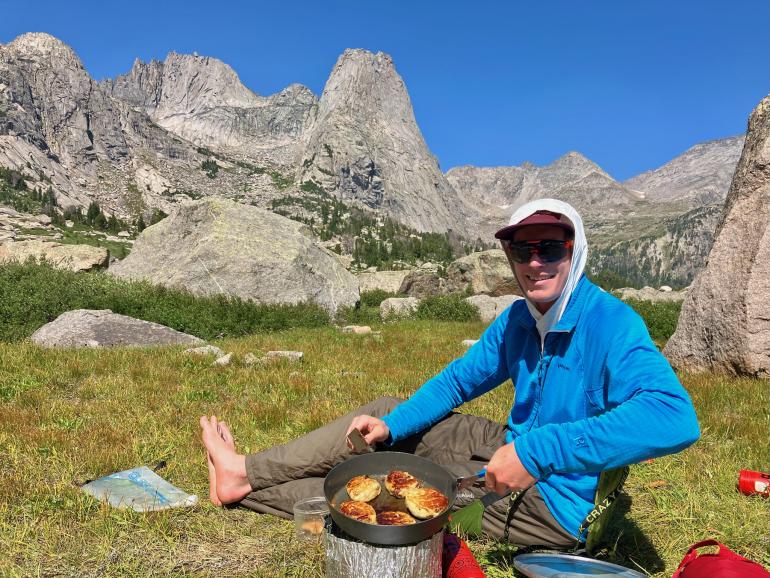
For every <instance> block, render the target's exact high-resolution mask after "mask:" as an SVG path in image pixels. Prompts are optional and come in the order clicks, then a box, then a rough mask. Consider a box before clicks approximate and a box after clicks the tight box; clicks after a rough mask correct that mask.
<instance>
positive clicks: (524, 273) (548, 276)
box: [506, 225, 572, 313]
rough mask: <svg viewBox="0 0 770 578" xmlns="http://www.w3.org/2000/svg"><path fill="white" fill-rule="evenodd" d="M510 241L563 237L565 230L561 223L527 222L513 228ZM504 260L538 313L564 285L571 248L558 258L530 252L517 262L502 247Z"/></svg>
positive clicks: (557, 296) (559, 238)
mask: <svg viewBox="0 0 770 578" xmlns="http://www.w3.org/2000/svg"><path fill="white" fill-rule="evenodd" d="M512 240H513V242H514V243H518V242H523V241H546V240H554V241H564V240H566V231H565V230H564V229H562V228H561V227H554V226H552V225H531V226H529V227H523V228H521V229H519V230H518V231H516V233H515V234H514V236H513V239H512ZM506 255H507V256H508V262H509V263H510V264H511V268H512V269H513V274H514V275H515V276H516V280H517V281H518V283H519V286H520V287H521V290H522V291H523V292H524V295H525V297H526V298H527V299H529V300H530V301H531V302H532V303H534V305H535V307H537V309H538V311H540V312H541V313H545V312H546V311H548V309H550V308H551V305H553V304H554V302H555V301H556V300H557V299H558V298H559V296H560V295H561V292H562V291H563V290H564V286H565V285H566V284H567V277H568V276H569V270H570V265H571V264H572V251H571V250H570V251H568V252H567V254H566V255H565V256H564V257H563V258H562V259H560V260H558V261H555V262H552V263H548V262H546V261H545V260H543V258H542V257H541V256H540V255H538V254H537V253H533V254H531V255H530V257H529V260H528V261H526V262H524V263H517V262H515V261H514V260H513V259H511V256H510V255H509V254H508V252H507V251H506Z"/></svg>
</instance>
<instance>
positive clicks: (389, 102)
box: [299, 49, 467, 231]
mask: <svg viewBox="0 0 770 578" xmlns="http://www.w3.org/2000/svg"><path fill="white" fill-rule="evenodd" d="M304 140H305V147H304V151H303V153H302V158H301V162H300V170H299V179H300V180H301V181H307V180H312V181H315V182H316V183H318V184H319V185H321V186H322V187H323V188H325V189H326V190H328V191H336V192H337V194H338V195H339V196H341V197H342V198H343V199H347V200H352V201H356V202H358V203H361V204H363V205H366V206H368V207H370V208H373V209H386V210H387V212H388V213H389V214H390V215H391V216H393V217H394V218H396V219H398V220H399V221H401V222H402V223H404V224H407V225H409V226H410V227H413V228H415V229H418V230H421V231H446V230H448V229H451V228H454V229H458V228H459V229H460V230H465V227H466V225H467V223H466V221H465V208H464V207H463V206H462V201H461V200H460V198H459V197H458V195H457V193H456V192H455V191H454V189H452V187H451V185H449V183H448V182H447V180H446V178H445V177H444V175H443V174H442V173H441V170H440V169H439V166H438V162H437V161H436V159H435V158H434V157H433V156H432V155H431V154H430V151H429V150H428V147H427V145H426V144H425V141H424V139H423V137H422V134H421V132H420V129H419V128H418V126H417V122H416V120H415V118H414V113H413V111H412V104H411V101H410V99H409V94H408V93H407V90H406V87H405V86H404V82H403V80H402V79H401V77H400V76H399V75H398V73H397V72H396V68H395V66H394V65H393V60H392V58H391V57H390V56H389V55H387V54H385V53H382V52H378V53H377V54H373V53H371V52H369V51H367V50H362V49H350V50H346V51H345V52H344V53H343V54H342V55H341V56H340V58H339V59H338V60H337V63H336V64H335V66H334V69H333V70H332V73H331V75H330V76H329V80H328V81H327V82H326V86H325V87H324V90H323V94H322V95H321V100H320V102H319V105H318V114H317V117H316V121H315V122H314V123H313V125H312V127H311V128H310V129H309V130H308V132H307V134H306V135H305V139H304Z"/></svg>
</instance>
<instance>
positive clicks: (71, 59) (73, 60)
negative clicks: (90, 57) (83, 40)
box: [6, 32, 83, 69]
mask: <svg viewBox="0 0 770 578" xmlns="http://www.w3.org/2000/svg"><path fill="white" fill-rule="evenodd" d="M6 48H7V49H9V50H10V51H12V53H14V54H15V55H16V56H22V57H25V58H30V59H33V60H38V61H39V60H47V61H52V62H53V61H55V62H62V61H64V62H66V63H68V64H75V65H76V66H77V67H79V68H81V69H83V63H82V62H81V61H80V58H78V55H77V54H75V51H74V50H72V48H70V47H69V46H67V45H66V44H65V43H64V42H62V41H61V40H59V39H58V38H56V37H55V36H51V35H50V34H47V33H45V32H27V33H26V34H22V35H20V36H17V37H16V38H14V39H13V40H12V41H11V42H9V43H8V44H7V45H6Z"/></svg>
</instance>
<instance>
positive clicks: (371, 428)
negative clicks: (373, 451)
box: [345, 415, 390, 449]
mask: <svg viewBox="0 0 770 578" xmlns="http://www.w3.org/2000/svg"><path fill="white" fill-rule="evenodd" d="M354 429H357V430H358V431H360V432H361V433H362V434H363V436H364V441H365V442H366V443H367V444H369V445H370V446H371V445H373V444H376V443H377V442H383V441H385V440H386V439H388V437H390V428H389V427H388V426H387V424H386V423H385V422H384V421H382V420H381V419H380V418H378V417H372V416H370V415H357V416H356V417H354V418H353V421H352V422H351V423H350V427H349V428H348V431H347V432H346V433H345V436H347V435H348V434H349V433H350V432H351V431H353V430H354ZM348 447H350V449H353V448H352V447H351V446H350V442H348Z"/></svg>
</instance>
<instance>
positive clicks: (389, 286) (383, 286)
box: [356, 270, 409, 293]
mask: <svg viewBox="0 0 770 578" xmlns="http://www.w3.org/2000/svg"><path fill="white" fill-rule="evenodd" d="M407 275H409V271H408V270H407V271H377V272H376V273H359V274H358V275H356V278H357V279H358V285H359V288H360V290H361V292H362V293H363V292H364V291H376V290H378V289H379V290H382V291H387V292H388V293H398V291H399V289H401V283H403V282H404V279H405V278H406V276H407Z"/></svg>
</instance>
